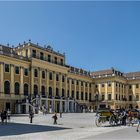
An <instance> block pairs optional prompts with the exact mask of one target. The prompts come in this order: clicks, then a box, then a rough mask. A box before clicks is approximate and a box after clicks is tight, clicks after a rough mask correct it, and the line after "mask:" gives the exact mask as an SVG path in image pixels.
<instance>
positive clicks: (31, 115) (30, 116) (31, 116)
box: [29, 110, 34, 123]
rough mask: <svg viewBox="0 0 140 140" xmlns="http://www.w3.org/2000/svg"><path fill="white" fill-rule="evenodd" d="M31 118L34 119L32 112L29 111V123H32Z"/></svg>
mask: <svg viewBox="0 0 140 140" xmlns="http://www.w3.org/2000/svg"><path fill="white" fill-rule="evenodd" d="M33 117H34V112H33V111H32V110H31V111H30V112H29V118H30V123H32V122H33Z"/></svg>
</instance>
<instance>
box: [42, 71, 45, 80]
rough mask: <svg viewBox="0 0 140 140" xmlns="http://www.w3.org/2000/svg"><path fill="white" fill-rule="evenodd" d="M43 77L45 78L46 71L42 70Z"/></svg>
mask: <svg viewBox="0 0 140 140" xmlns="http://www.w3.org/2000/svg"><path fill="white" fill-rule="evenodd" d="M42 79H45V71H42Z"/></svg>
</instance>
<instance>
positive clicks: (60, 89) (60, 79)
mask: <svg viewBox="0 0 140 140" xmlns="http://www.w3.org/2000/svg"><path fill="white" fill-rule="evenodd" d="M59 94H60V97H62V75H61V73H59Z"/></svg>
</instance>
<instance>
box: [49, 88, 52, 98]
mask: <svg viewBox="0 0 140 140" xmlns="http://www.w3.org/2000/svg"><path fill="white" fill-rule="evenodd" d="M49 98H52V87H49Z"/></svg>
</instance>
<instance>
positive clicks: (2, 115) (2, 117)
mask: <svg viewBox="0 0 140 140" xmlns="http://www.w3.org/2000/svg"><path fill="white" fill-rule="evenodd" d="M0 115H1V124H4V111H3V110H2V111H1V114H0Z"/></svg>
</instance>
